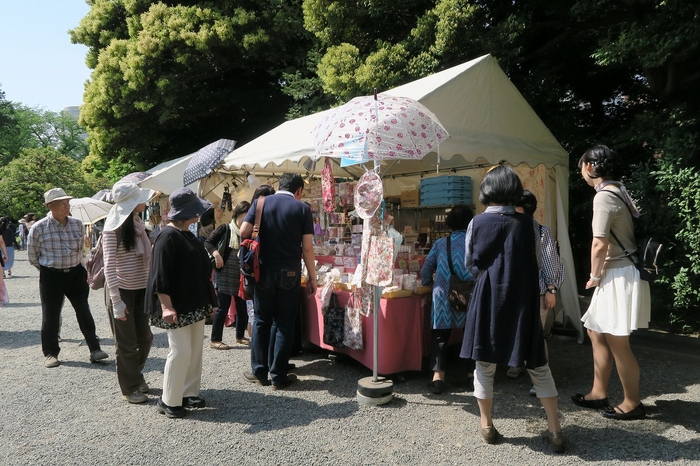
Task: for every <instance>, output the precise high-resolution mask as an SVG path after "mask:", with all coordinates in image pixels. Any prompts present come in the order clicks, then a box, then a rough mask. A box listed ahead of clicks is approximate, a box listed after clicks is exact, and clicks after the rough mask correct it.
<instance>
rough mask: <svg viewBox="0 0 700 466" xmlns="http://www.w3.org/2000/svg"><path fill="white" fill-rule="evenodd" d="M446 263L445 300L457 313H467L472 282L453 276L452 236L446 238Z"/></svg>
mask: <svg viewBox="0 0 700 466" xmlns="http://www.w3.org/2000/svg"><path fill="white" fill-rule="evenodd" d="M447 263H448V264H449V265H450V274H451V275H450V291H449V293H448V294H447V299H448V301H449V302H450V306H451V307H452V309H454V310H455V311H458V312H467V308H468V307H469V300H470V299H471V297H472V292H473V291H474V281H466V280H460V279H459V277H458V276H457V275H456V274H455V269H454V266H453V264H452V235H449V236H448V237H447Z"/></svg>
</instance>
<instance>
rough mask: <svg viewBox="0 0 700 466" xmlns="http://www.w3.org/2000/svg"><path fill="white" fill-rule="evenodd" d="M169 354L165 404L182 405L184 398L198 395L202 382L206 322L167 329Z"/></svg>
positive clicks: (164, 378) (164, 372)
mask: <svg viewBox="0 0 700 466" xmlns="http://www.w3.org/2000/svg"><path fill="white" fill-rule="evenodd" d="M166 333H167V334H168V344H169V345H170V352H169V353H168V358H167V359H166V360H165V370H164V371H163V403H165V404H166V405H168V406H182V397H184V396H199V388H200V385H201V382H202V351H203V346H204V319H202V320H200V321H199V322H196V323H194V324H192V325H187V326H185V327H180V328H176V329H173V330H166Z"/></svg>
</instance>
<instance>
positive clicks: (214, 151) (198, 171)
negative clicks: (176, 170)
mask: <svg viewBox="0 0 700 466" xmlns="http://www.w3.org/2000/svg"><path fill="white" fill-rule="evenodd" d="M235 146H236V141H234V140H233V139H219V140H218V141H216V142H212V143H211V144H209V145H208V146H206V147H203V148H201V149H199V150H198V151H197V152H195V154H194V155H193V156H192V158H191V159H190V161H189V163H188V164H187V168H185V173H184V174H183V175H182V185H183V186H188V185H190V184H192V183H194V182H195V181H197V180H201V179H202V178H204V177H205V176H207V175H208V174H209V173H211V171H212V170H213V169H214V168H216V167H217V166H218V165H219V164H220V163H221V161H222V160H224V159H225V158H226V156H227V155H228V154H229V152H231V151H232V150H233V148H234V147H235Z"/></svg>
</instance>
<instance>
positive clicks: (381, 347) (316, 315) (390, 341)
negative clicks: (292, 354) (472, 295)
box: [302, 289, 430, 375]
mask: <svg viewBox="0 0 700 466" xmlns="http://www.w3.org/2000/svg"><path fill="white" fill-rule="evenodd" d="M303 291H304V293H305V289H304V290H303ZM334 293H335V294H336V296H337V297H338V305H339V306H342V307H345V305H346V304H347V302H348V299H349V298H350V292H348V291H335V292H334ZM304 296H306V299H305V300H304V306H303V307H304V309H303V311H302V312H303V315H302V316H303V320H302V328H303V338H304V339H305V340H308V341H309V342H311V343H313V344H314V345H316V346H319V347H321V348H325V349H327V350H331V351H335V352H338V353H343V354H347V355H348V356H350V357H351V358H353V359H355V360H356V361H359V362H360V363H361V364H362V365H364V366H365V367H367V368H369V369H372V368H373V366H374V361H373V349H374V346H373V335H374V317H373V316H372V315H370V316H369V317H364V316H363V317H362V332H363V334H364V348H363V349H360V350H353V349H349V348H336V347H333V346H329V345H326V344H325V343H323V315H322V314H321V302H320V300H319V299H318V298H317V297H316V296H315V295H308V294H307V293H305V294H304ZM378 317H379V335H378V364H377V372H378V373H379V374H382V375H387V374H395V373H397V372H403V371H419V370H421V365H422V362H423V357H424V356H428V354H429V352H430V295H429V294H427V295H422V296H418V295H413V296H410V297H407V298H396V299H382V300H381V311H380V314H379V316H378Z"/></svg>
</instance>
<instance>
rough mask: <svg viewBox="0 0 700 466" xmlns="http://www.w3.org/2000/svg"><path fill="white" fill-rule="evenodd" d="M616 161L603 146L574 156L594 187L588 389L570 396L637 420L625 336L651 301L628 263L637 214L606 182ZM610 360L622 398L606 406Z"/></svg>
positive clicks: (635, 378)
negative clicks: (579, 155) (579, 157)
mask: <svg viewBox="0 0 700 466" xmlns="http://www.w3.org/2000/svg"><path fill="white" fill-rule="evenodd" d="M617 163H618V157H617V154H616V153H615V151H613V150H611V149H609V148H608V147H606V146H603V145H598V146H595V147H593V148H591V149H589V150H588V151H586V153H584V154H583V156H582V157H581V159H580V160H579V169H580V170H581V175H582V176H583V179H584V180H585V181H586V183H587V184H588V185H589V186H591V187H593V188H595V190H596V195H595V197H594V198H593V222H592V223H593V242H592V245H591V274H590V278H589V280H588V282H587V283H586V289H588V288H595V291H594V293H593V298H592V299H591V305H590V306H589V308H588V311H586V313H585V314H584V315H583V317H582V318H581V321H582V322H583V325H584V327H586V329H588V336H589V337H590V339H591V344H592V348H593V387H592V388H591V390H590V391H589V392H588V393H586V394H585V395H584V394H579V393H577V394H575V395H574V396H572V397H571V400H572V401H573V402H574V404H576V405H578V406H581V407H584V408H593V409H602V410H603V416H605V417H607V418H611V419H618V420H631V419H643V418H644V417H645V416H646V410H645V409H644V405H643V404H642V401H641V398H640V396H639V365H638V364H637V359H636V358H635V357H634V354H632V349H631V348H630V344H629V335H630V333H631V332H632V331H633V330H636V329H638V328H647V327H648V326H649V319H650V315H651V303H650V297H649V283H648V282H646V281H644V280H642V279H641V278H640V277H639V271H638V270H637V268H636V267H635V265H634V262H633V260H636V258H637V257H636V255H635V252H636V249H637V247H636V244H637V243H636V241H635V239H634V228H633V224H632V217H638V216H639V212H638V211H637V208H636V207H635V205H634V203H633V202H632V200H631V199H630V197H629V195H628V194H627V190H626V189H625V187H624V185H623V184H622V183H620V182H618V181H613V180H612V174H613V172H614V170H615V166H616V165H617ZM615 237H616V238H617V239H615ZM618 240H619V243H622V246H624V249H626V250H627V251H629V252H630V253H631V254H632V256H631V257H630V256H628V255H626V254H625V252H624V250H623V247H621V246H620V244H619V243H618ZM613 361H614V362H615V367H616V368H617V373H618V375H619V377H620V381H621V382H622V388H623V390H624V396H625V398H624V400H623V401H622V403H620V404H619V405H617V406H615V407H614V408H611V407H610V405H609V403H608V397H607V390H608V382H609V381H610V374H611V372H612V366H613Z"/></svg>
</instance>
